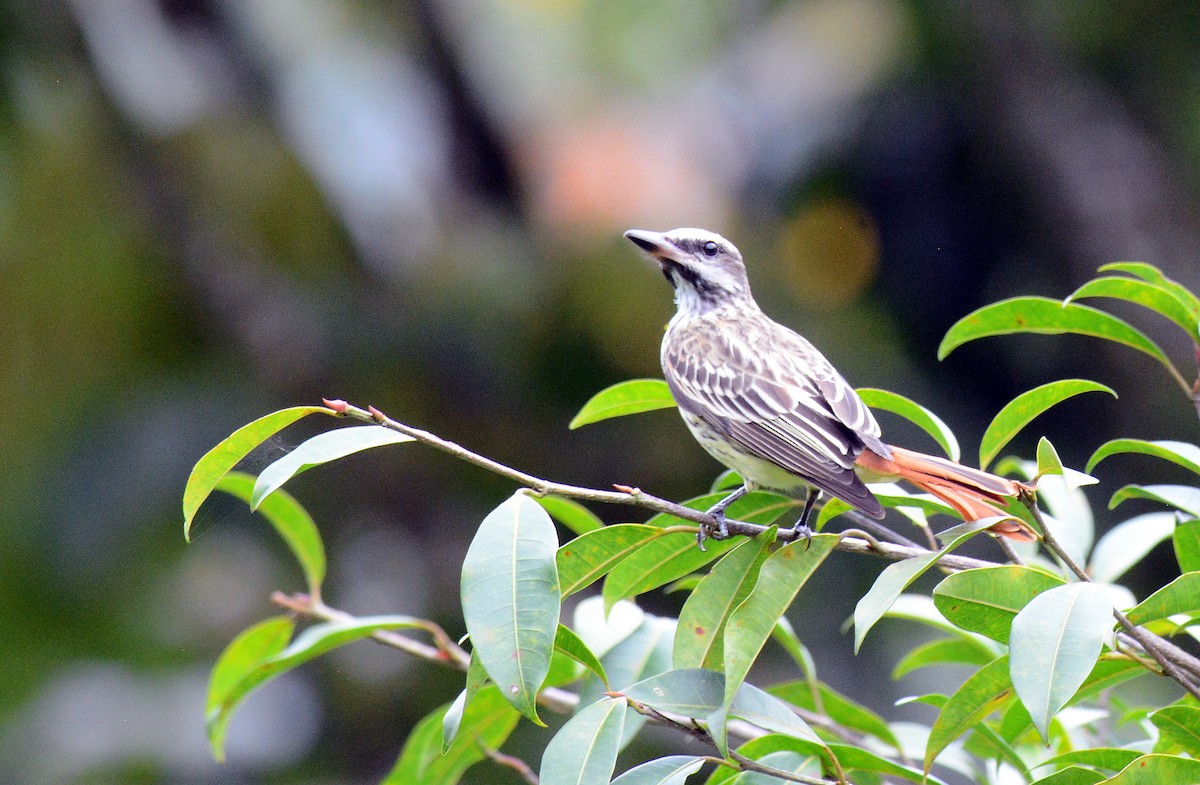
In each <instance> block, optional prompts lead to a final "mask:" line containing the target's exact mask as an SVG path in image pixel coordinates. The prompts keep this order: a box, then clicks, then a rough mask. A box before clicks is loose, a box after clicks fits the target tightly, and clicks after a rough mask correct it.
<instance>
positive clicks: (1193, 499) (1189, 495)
mask: <svg viewBox="0 0 1200 785" xmlns="http://www.w3.org/2000/svg"><path fill="white" fill-rule="evenodd" d="M1129 499H1149V500H1150V501H1154V502H1158V503H1160V504H1165V505H1167V506H1168V507H1174V508H1175V509H1177V510H1179V511H1180V512H1184V513H1187V514H1188V515H1189V516H1190V517H1193V518H1200V488H1197V487H1195V486H1192V485H1126V486H1125V487H1123V488H1121V489H1120V490H1119V491H1117V492H1116V493H1114V494H1113V495H1112V498H1111V499H1109V501H1108V509H1110V510H1114V509H1116V508H1117V506H1119V505H1120V504H1121V503H1122V502H1125V501H1128V500H1129Z"/></svg>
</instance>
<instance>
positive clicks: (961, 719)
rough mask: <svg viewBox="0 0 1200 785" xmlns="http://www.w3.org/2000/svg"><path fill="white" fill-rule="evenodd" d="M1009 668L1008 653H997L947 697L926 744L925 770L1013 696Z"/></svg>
mask: <svg viewBox="0 0 1200 785" xmlns="http://www.w3.org/2000/svg"><path fill="white" fill-rule="evenodd" d="M1008 671H1009V662H1008V655H1004V656H1003V657H998V658H996V659H995V660H992V661H991V662H990V663H988V664H987V665H985V666H983V667H982V668H980V669H979V670H978V671H976V672H975V674H974V675H973V676H971V678H969V679H967V680H966V681H965V682H963V685H962V686H961V687H959V688H958V689H957V690H955V692H954V694H953V695H951V696H950V697H949V698H948V699H947V700H946V703H945V704H944V705H943V706H942V709H941V711H939V712H938V716H937V719H936V720H935V721H934V723H933V728H932V730H930V732H929V741H928V742H927V743H926V745H925V771H929V770H930V769H931V768H932V767H933V762H934V761H935V760H936V759H937V756H938V755H940V754H941V752H942V750H944V749H946V747H947V746H949V744H950V742H952V741H954V740H955V739H957V738H958V737H959V736H961V735H962V734H964V733H966V732H967V731H968V730H970V729H971V728H973V727H975V726H976V725H977V724H978V723H979V722H981V721H982V720H983V718H984V717H986V716H988V715H989V714H991V713H992V712H993V711H995V710H996V709H998V708H1000V707H1001V706H1003V705H1004V704H1005V703H1007V702H1008V701H1010V700H1012V698H1013V685H1012V682H1011V681H1009V675H1008Z"/></svg>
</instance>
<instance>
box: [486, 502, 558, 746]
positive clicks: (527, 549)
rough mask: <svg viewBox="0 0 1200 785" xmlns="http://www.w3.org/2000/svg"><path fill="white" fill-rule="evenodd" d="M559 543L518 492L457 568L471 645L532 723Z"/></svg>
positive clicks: (541, 514) (554, 624)
mask: <svg viewBox="0 0 1200 785" xmlns="http://www.w3.org/2000/svg"><path fill="white" fill-rule="evenodd" d="M557 548H558V539H557V534H556V533H555V530H554V523H553V522H552V521H551V520H550V516H549V515H547V514H546V511H545V510H543V509H542V508H541V506H540V505H539V504H538V503H537V502H535V501H534V500H533V499H531V498H530V497H529V496H528V495H527V494H525V493H522V492H520V491H518V492H517V493H515V494H513V495H512V496H511V497H510V498H509V499H508V500H507V501H505V502H504V503H503V504H501V505H500V506H499V507H497V508H496V509H495V510H493V511H492V512H491V513H490V514H489V515H488V516H487V518H485V519H484V521H483V523H481V524H480V526H479V531H477V532H476V533H475V538H474V539H473V540H472V541H471V546H470V548H468V549H467V556H466V559H465V560H464V561H463V568H462V605H463V618H464V620H465V622H466V625H467V632H468V634H469V635H470V636H471V645H472V646H473V647H474V649H475V651H477V652H478V653H479V659H480V661H481V662H482V663H483V667H484V669H485V670H486V671H487V673H488V676H490V677H491V679H492V681H494V682H495V683H496V684H497V686H499V687H500V691H501V693H502V694H503V695H504V696H505V697H506V698H507V699H508V701H509V702H510V703H511V704H512V705H513V707H514V708H515V709H517V711H519V712H521V713H522V714H524V715H525V716H526V717H528V718H529V719H531V720H533V721H534V722H535V723H538V724H542V723H541V720H540V719H539V718H538V716H537V707H536V704H535V700H536V698H537V692H538V690H539V689H540V688H541V686H542V682H543V681H544V680H545V678H546V674H547V673H549V672H550V656H551V654H552V653H553V650H554V640H555V637H556V634H557V631H558V613H559V603H560V595H559V588H558V572H557V570H556V569H555V551H556V550H557Z"/></svg>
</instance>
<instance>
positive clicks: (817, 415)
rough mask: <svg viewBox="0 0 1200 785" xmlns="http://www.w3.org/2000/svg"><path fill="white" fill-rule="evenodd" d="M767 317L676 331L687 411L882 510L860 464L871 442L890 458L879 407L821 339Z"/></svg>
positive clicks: (666, 364)
mask: <svg viewBox="0 0 1200 785" xmlns="http://www.w3.org/2000/svg"><path fill="white" fill-rule="evenodd" d="M757 316H758V318H740V319H737V320H734V321H733V322H732V323H730V322H726V323H721V322H716V321H711V320H707V319H705V318H703V317H702V318H700V319H696V320H692V322H691V323H689V324H688V325H687V326H686V329H680V330H677V331H676V332H675V334H672V333H671V332H670V331H669V332H668V334H667V336H666V337H665V339H664V341H663V356H662V360H663V372H664V375H665V376H666V379H667V382H668V384H669V385H670V387H671V391H672V393H673V394H674V395H675V399H676V401H677V402H678V404H679V406H680V408H682V409H684V410H685V411H687V412H688V413H689V414H691V415H693V416H696V417H699V418H701V419H703V420H704V421H705V422H707V423H708V424H709V426H710V427H712V428H713V429H714V430H716V431H718V432H720V433H722V434H725V436H726V437H727V438H728V439H730V440H731V441H732V442H734V443H735V444H736V445H737V446H739V447H740V448H741V449H742V450H744V451H746V452H749V453H751V454H753V455H757V456H759V457H761V458H764V459H766V460H768V461H771V462H772V463H775V464H777V465H778V466H780V467H782V468H783V469H785V470H787V471H788V472H790V473H792V474H795V475H798V476H800V477H801V478H803V479H805V480H806V481H808V482H809V483H811V484H812V485H814V486H816V487H818V488H820V489H821V490H824V491H827V492H828V493H830V494H832V495H834V496H837V497H839V498H841V499H843V500H845V501H847V502H849V503H850V504H853V505H854V506H856V507H859V508H860V509H863V510H864V511H866V512H868V513H870V514H872V515H882V508H881V507H880V506H879V503H878V501H876V500H875V498H874V496H872V495H871V493H870V491H869V490H867V488H866V486H865V485H863V483H862V481H861V480H859V479H858V477H857V476H856V475H855V474H854V470H853V467H854V462H855V459H856V458H857V456H858V454H859V453H860V452H861V451H862V450H863V449H866V448H869V449H871V450H872V451H874V452H877V453H879V454H880V455H882V456H884V457H890V452H889V451H888V448H887V447H886V446H884V444H883V442H881V441H880V440H879V433H880V431H879V425H878V424H877V423H876V422H875V418H874V416H872V414H871V411H870V409H868V408H867V406H866V405H865V404H864V403H863V402H862V400H861V399H860V398H859V397H858V394H857V393H856V392H854V389H853V388H851V387H850V385H849V384H847V383H846V381H845V379H843V378H842V377H841V375H840V374H838V372H837V371H836V370H835V369H834V368H833V366H832V365H831V364H830V363H829V361H828V360H826V359H825V357H824V356H823V355H821V353H820V352H818V351H817V350H816V348H814V347H813V346H812V344H810V343H809V342H808V341H806V340H805V339H804V338H802V337H801V336H800V335H798V334H796V333H794V332H792V331H791V330H788V329H787V328H786V327H783V326H782V325H778V324H776V323H775V322H772V321H770V320H769V319H767V318H766V317H765V316H762V315H761V314H758V315H757ZM764 349H769V353H765V352H764V351H763V350H764Z"/></svg>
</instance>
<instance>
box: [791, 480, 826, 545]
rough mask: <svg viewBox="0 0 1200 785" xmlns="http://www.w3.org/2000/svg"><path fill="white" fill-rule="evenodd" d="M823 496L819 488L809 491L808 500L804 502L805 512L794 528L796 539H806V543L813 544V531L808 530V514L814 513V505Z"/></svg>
mask: <svg viewBox="0 0 1200 785" xmlns="http://www.w3.org/2000/svg"><path fill="white" fill-rule="evenodd" d="M820 495H821V491H820V490H818V489H817V488H809V489H808V500H807V501H805V502H804V511H803V512H801V513H800V519H799V520H797V521H796V523H795V524H794V525H793V526H792V534H793V535H795V538H796V539H800V538H801V537H803V538H804V540H805V542H808V543H811V542H812V536H813V533H812V529H810V528H808V514H809V513H810V512H812V508H813V505H814V504H816V503H817V498H818V497H819V496H820Z"/></svg>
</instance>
